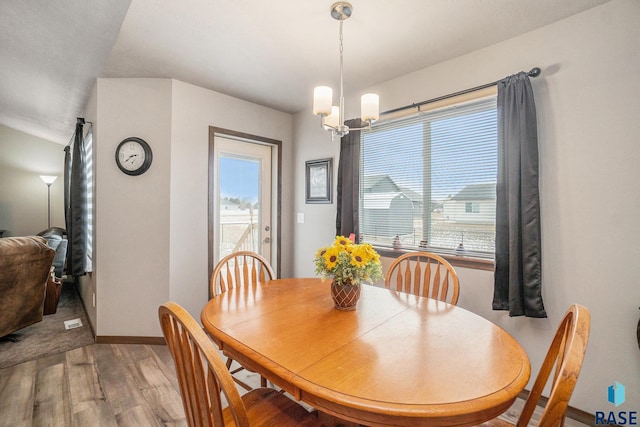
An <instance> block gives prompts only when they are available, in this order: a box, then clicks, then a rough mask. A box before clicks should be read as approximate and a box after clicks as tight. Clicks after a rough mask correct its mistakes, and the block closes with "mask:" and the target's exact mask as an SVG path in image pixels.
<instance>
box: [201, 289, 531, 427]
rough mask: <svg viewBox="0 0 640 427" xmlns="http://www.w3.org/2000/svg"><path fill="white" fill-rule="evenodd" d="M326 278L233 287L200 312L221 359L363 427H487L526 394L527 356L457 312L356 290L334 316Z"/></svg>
mask: <svg viewBox="0 0 640 427" xmlns="http://www.w3.org/2000/svg"><path fill="white" fill-rule="evenodd" d="M330 284H331V281H330V280H324V281H323V280H322V279H300V278H292V279H277V280H270V281H265V282H262V283H260V282H259V283H257V284H256V285H253V286H249V287H246V288H235V289H230V290H227V291H226V292H224V293H222V294H220V295H218V296H216V297H214V298H212V299H211V300H210V301H209V302H208V303H207V304H206V306H205V307H204V309H203V310H202V315H201V321H202V324H203V326H204V328H205V329H206V330H207V332H208V333H209V334H210V336H211V337H212V338H213V340H214V341H215V342H216V343H217V344H218V345H219V346H220V348H221V350H222V351H223V352H225V353H226V354H228V355H229V356H231V357H232V358H233V359H235V360H237V361H238V362H240V363H241V364H242V365H243V366H245V367H246V368H247V369H250V370H253V371H255V372H258V373H259V374H260V375H262V376H264V377H266V378H267V379H268V380H270V381H271V382H272V383H274V384H276V385H277V386H279V387H281V388H282V389H284V390H285V391H287V392H288V393H290V394H291V395H292V396H293V397H294V398H295V399H298V400H301V401H303V402H306V403H308V404H309V405H311V406H313V407H315V408H317V409H318V410H319V411H322V412H323V413H326V414H330V415H333V416H335V417H339V418H340V419H344V420H348V421H352V422H356V423H361V424H364V425H372V426H413V425H416V426H422V425H424V426H436V425H437V426H466V425H476V424H479V423H482V422H484V421H486V420H489V419H492V418H495V417H497V416H498V415H500V414H501V413H503V412H504V411H505V410H507V409H508V408H509V406H511V404H512V403H513V402H514V400H515V399H516V397H517V396H518V394H519V393H520V392H521V391H522V390H523V389H524V387H525V386H526V384H527V382H528V380H529V376H530V372H531V367H530V363H529V359H528V357H527V354H526V353H525V351H524V350H523V348H522V347H521V346H520V344H518V342H517V341H516V340H515V339H514V338H513V337H512V336H511V335H509V334H508V333H507V332H506V331H504V330H503V329H501V328H500V327H498V326H496V325H495V324H493V323H491V322H490V321H488V320H486V319H484V318H482V317H480V316H478V315H477V314H474V313H472V312H470V311H468V310H465V309H463V308H460V307H457V306H454V305H451V304H447V303H445V302H441V301H437V300H434V299H430V298H423V297H417V296H415V295H410V294H404V293H400V292H396V291H392V290H388V289H385V288H380V287H376V286H370V285H362V290H361V298H360V301H359V302H358V305H357V308H356V310H354V311H340V310H337V309H335V308H334V305H333V300H332V299H331V295H330Z"/></svg>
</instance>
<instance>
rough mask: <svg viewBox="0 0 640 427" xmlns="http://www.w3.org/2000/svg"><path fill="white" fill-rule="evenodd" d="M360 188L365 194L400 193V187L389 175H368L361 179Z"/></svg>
mask: <svg viewBox="0 0 640 427" xmlns="http://www.w3.org/2000/svg"><path fill="white" fill-rule="evenodd" d="M362 188H363V190H364V192H365V193H383V192H384V193H388V192H392V191H400V187H398V185H397V184H396V183H395V182H394V181H393V179H391V177H390V176H389V175H368V176H365V177H363V180H362Z"/></svg>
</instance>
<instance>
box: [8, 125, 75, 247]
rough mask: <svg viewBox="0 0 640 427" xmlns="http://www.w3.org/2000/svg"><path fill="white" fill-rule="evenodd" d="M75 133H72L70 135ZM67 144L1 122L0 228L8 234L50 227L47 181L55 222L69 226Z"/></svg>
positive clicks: (20, 234) (30, 233)
mask: <svg viewBox="0 0 640 427" xmlns="http://www.w3.org/2000/svg"><path fill="white" fill-rule="evenodd" d="M69 137H71V135H69ZM63 168H64V147H63V146H62V145H60V144H57V143H55V142H51V141H47V140H46V139H42V138H38V137H36V136H33V135H29V134H26V133H23V132H20V131H18V130H15V129H12V128H10V127H6V126H2V125H0V229H2V230H7V232H6V233H5V234H4V237H9V236H26V235H33V234H37V233H39V232H40V231H42V230H44V229H46V228H47V210H48V207H47V185H46V184H45V183H44V182H43V181H42V179H41V178H40V175H55V176H57V177H58V179H57V180H56V181H55V182H54V183H53V184H51V226H52V227H63V228H64V227H65V223H64V207H63V194H64V186H63V183H64V182H63V179H62V171H63Z"/></svg>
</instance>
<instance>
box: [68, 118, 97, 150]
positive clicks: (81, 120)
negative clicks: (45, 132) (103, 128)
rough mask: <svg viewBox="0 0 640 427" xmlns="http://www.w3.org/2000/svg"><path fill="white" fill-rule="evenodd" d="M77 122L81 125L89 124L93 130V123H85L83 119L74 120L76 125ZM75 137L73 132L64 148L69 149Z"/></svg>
mask: <svg viewBox="0 0 640 427" xmlns="http://www.w3.org/2000/svg"><path fill="white" fill-rule="evenodd" d="M79 122H82V124H83V125H86V124H89V125H91V128H92V129H93V122H85V120H84V118H83V117H78V118H77V119H76V124H78V123H79ZM75 136H76V132H75V131H74V132H73V135H71V138H69V142H68V143H67V145H65V146H64V148H67V147H71V144H73V140H74V139H75Z"/></svg>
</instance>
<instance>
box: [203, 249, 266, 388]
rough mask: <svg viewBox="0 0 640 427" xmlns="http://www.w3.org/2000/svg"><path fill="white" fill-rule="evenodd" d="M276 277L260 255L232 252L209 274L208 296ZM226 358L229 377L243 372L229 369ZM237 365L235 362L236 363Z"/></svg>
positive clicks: (245, 386) (239, 368) (262, 381)
mask: <svg viewBox="0 0 640 427" xmlns="http://www.w3.org/2000/svg"><path fill="white" fill-rule="evenodd" d="M275 277H276V275H275V273H274V272H273V268H271V265H270V264H269V262H268V261H267V260H266V259H265V258H264V257H262V256H261V255H259V254H257V253H255V252H251V251H240V252H234V253H232V254H229V255H227V256H225V257H224V258H222V259H221V260H220V261H219V262H218V264H216V266H215V268H214V269H213V273H212V274H211V280H210V282H209V295H210V298H213V297H215V296H218V295H220V294H221V293H223V292H226V291H227V290H228V289H232V288H236V287H243V286H251V285H254V284H255V283H256V282H258V281H260V282H263V281H265V280H271V279H274V278H275ZM225 356H226V357H227V362H226V364H227V369H229V371H230V372H231V375H235V374H237V373H238V372H240V371H242V370H244V367H243V366H239V367H237V368H235V369H233V370H232V369H231V365H232V364H233V361H234V360H233V359H232V358H231V357H228V355H227V354H225ZM236 363H237V362H236ZM233 378H234V380H235V381H236V382H237V383H238V385H240V386H241V387H243V388H244V389H246V390H251V386H249V385H248V384H247V383H245V382H244V381H242V380H240V379H239V378H237V377H235V376H234V377H233ZM260 385H261V386H262V387H266V385H267V380H266V379H265V378H264V377H262V376H261V377H260Z"/></svg>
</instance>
